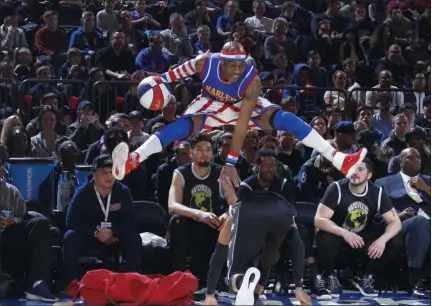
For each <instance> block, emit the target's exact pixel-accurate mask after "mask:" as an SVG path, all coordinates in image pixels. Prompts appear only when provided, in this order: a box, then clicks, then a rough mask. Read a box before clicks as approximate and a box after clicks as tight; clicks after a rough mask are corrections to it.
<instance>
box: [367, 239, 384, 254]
mask: <svg viewBox="0 0 432 306" xmlns="http://www.w3.org/2000/svg"><path fill="white" fill-rule="evenodd" d="M385 246H386V242H385V241H384V240H383V239H382V238H378V239H377V240H375V241H374V242H373V243H372V244H371V245H370V246H369V249H368V256H369V258H370V259H378V258H380V257H381V256H382V254H383V253H384V249H385Z"/></svg>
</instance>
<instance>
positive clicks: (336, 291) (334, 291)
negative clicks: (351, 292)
mask: <svg viewBox="0 0 432 306" xmlns="http://www.w3.org/2000/svg"><path fill="white" fill-rule="evenodd" d="M327 289H328V291H330V294H331V296H332V297H334V298H338V297H339V296H340V294H341V288H340V283H339V280H338V278H337V277H336V276H335V275H330V276H329V278H328V282H327Z"/></svg>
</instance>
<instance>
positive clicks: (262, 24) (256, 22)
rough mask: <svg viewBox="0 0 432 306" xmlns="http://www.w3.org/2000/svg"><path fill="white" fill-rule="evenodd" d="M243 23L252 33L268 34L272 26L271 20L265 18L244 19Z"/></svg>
mask: <svg viewBox="0 0 432 306" xmlns="http://www.w3.org/2000/svg"><path fill="white" fill-rule="evenodd" d="M244 23H245V25H246V27H248V28H251V29H253V30H254V31H259V32H267V33H270V32H271V30H272V26H273V19H271V18H267V17H262V18H260V19H258V18H256V17H255V16H252V17H248V18H246V19H245V22H244Z"/></svg>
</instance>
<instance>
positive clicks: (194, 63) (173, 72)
mask: <svg viewBox="0 0 432 306" xmlns="http://www.w3.org/2000/svg"><path fill="white" fill-rule="evenodd" d="M207 55H208V52H207V53H204V54H200V55H197V57H195V58H194V59H191V60H189V61H186V62H184V63H183V64H181V65H180V66H177V67H176V68H174V69H170V70H168V71H167V72H165V73H164V74H162V78H163V79H165V80H166V81H167V82H169V83H171V82H174V81H175V80H178V79H183V78H186V77H188V76H192V75H194V74H195V73H199V72H201V70H202V69H203V67H204V62H205V59H206V57H207Z"/></svg>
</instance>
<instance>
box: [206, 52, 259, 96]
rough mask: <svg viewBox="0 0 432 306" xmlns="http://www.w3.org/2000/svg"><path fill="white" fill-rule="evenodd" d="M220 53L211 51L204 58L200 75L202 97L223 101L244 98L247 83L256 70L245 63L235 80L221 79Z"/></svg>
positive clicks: (250, 80)
mask: <svg viewBox="0 0 432 306" xmlns="http://www.w3.org/2000/svg"><path fill="white" fill-rule="evenodd" d="M220 59H221V56H220V53H213V54H211V55H209V56H207V57H206V58H205V62H204V67H203V68H202V70H201V73H200V76H201V80H202V92H201V95H202V96H203V97H206V98H209V99H211V100H215V101H219V102H223V103H237V102H239V101H241V100H243V99H244V95H245V93H246V90H247V89H248V87H249V85H250V84H251V83H252V81H253V80H254V78H255V77H256V76H257V74H258V70H256V68H255V67H253V66H252V65H250V64H246V68H245V71H244V72H243V74H242V75H241V76H240V77H239V79H238V80H237V81H236V82H233V83H227V82H224V81H223V80H221V78H220V75H219V72H220V65H221V63H220Z"/></svg>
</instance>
